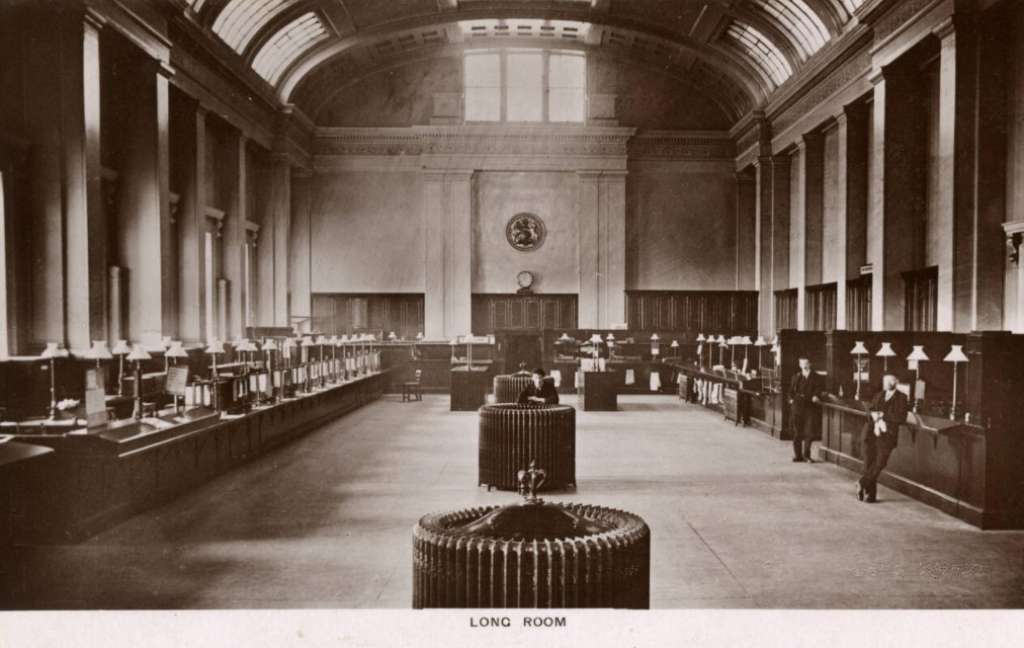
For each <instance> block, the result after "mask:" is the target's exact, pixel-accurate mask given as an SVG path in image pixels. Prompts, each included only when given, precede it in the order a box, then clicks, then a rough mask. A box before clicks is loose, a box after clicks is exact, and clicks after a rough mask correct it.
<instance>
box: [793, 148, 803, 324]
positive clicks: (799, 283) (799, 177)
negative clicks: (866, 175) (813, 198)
mask: <svg viewBox="0 0 1024 648" xmlns="http://www.w3.org/2000/svg"><path fill="white" fill-rule="evenodd" d="M790 171H791V172H795V173H796V177H791V178H790V183H791V184H790V196H791V199H792V200H793V204H792V205H791V206H790V228H789V285H790V287H791V288H796V289H797V298H796V326H797V330H800V331H802V330H804V329H806V328H807V141H806V140H804V139H801V140H800V141H799V142H797V145H796V150H795V151H794V152H793V154H792V156H791V158H790Z"/></svg>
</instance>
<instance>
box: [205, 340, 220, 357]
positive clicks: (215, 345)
mask: <svg viewBox="0 0 1024 648" xmlns="http://www.w3.org/2000/svg"><path fill="white" fill-rule="evenodd" d="M206 353H209V354H211V355H213V354H214V353H224V343H223V342H221V341H220V340H213V341H212V342H210V345H209V346H208V347H206Z"/></svg>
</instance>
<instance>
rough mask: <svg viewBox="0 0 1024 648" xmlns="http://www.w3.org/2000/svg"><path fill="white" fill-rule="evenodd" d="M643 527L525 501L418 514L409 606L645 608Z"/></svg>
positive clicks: (580, 509)
mask: <svg viewBox="0 0 1024 648" xmlns="http://www.w3.org/2000/svg"><path fill="white" fill-rule="evenodd" d="M650 563H651V532H650V529H649V528H648V526H647V524H646V523H645V522H644V521H643V519H641V518H640V517H639V516H637V515H634V514H632V513H627V512H625V511H619V510H615V509H610V508H604V507H600V506H586V505H582V504H545V503H543V502H539V503H538V502H533V503H530V502H528V503H526V504H522V505H514V506H507V507H501V508H498V507H491V508H472V509H464V510H461V511H453V512H449V513H437V514H433V515H427V516H424V517H423V518H422V519H421V520H420V521H419V524H417V525H416V527H415V528H414V530H413V607H414V608H417V609H420V608H462V607H464V608H549V607H550V608H597V607H600V608H632V609H646V608H648V607H650Z"/></svg>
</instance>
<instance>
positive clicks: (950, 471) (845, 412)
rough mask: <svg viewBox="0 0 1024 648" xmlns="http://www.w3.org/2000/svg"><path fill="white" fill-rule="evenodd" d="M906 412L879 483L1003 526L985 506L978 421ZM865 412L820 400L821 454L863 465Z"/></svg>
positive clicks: (968, 518) (976, 521)
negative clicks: (971, 421) (968, 423)
mask: <svg viewBox="0 0 1024 648" xmlns="http://www.w3.org/2000/svg"><path fill="white" fill-rule="evenodd" d="M915 416H916V415H914V414H912V413H911V414H908V415H907V419H908V421H907V423H905V424H903V425H901V426H900V429H899V432H898V434H899V439H898V444H897V446H896V449H895V450H894V451H893V453H892V455H891V456H890V458H889V463H888V465H887V466H886V469H885V471H884V472H883V473H882V475H881V476H880V477H879V482H880V483H882V484H883V485H885V486H887V487H889V488H892V489H893V490H896V491H899V492H901V493H903V494H904V495H907V496H909V497H912V498H914V499H916V500H919V501H921V502H924V503H926V504H929V505H931V506H934V507H936V508H938V509H941V510H942V511H945V512H946V513H949V514H950V515H954V516H956V517H958V518H960V519H961V520H964V521H965V522H968V523H970V524H973V525H975V526H978V527H982V528H995V527H999V526H1002V525H1001V524H1000V520H999V519H998V518H999V516H998V515H996V513H997V512H996V511H991V510H986V505H985V502H986V490H987V489H989V488H1005V487H1006V486H1005V485H1002V484H992V483H990V481H991V480H990V479H989V478H988V476H987V474H986V433H985V430H984V429H982V428H979V427H976V426H972V425H967V424H964V423H962V422H958V421H950V420H948V419H942V418H936V417H932V416H920V417H916V418H915ZM868 420H869V416H868V414H867V413H866V412H865V411H864V410H863V409H861V408H860V407H858V406H857V404H856V403H855V402H853V401H843V400H839V399H835V398H834V399H832V400H831V401H828V402H825V403H823V404H822V426H821V427H822V441H821V446H820V448H819V451H818V452H819V455H820V456H821V458H822V459H825V460H827V461H831V462H834V463H836V464H838V465H840V466H843V467H845V468H849V469H850V470H853V471H856V472H858V473H859V472H860V471H861V470H862V468H863V456H864V455H863V448H862V446H863V440H862V438H861V430H862V428H863V426H864V423H865V422H867V421H868Z"/></svg>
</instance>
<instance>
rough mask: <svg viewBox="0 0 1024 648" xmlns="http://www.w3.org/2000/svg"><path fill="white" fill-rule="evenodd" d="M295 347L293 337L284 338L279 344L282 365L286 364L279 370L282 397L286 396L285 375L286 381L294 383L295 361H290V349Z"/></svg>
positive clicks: (290, 383)
mask: <svg viewBox="0 0 1024 648" xmlns="http://www.w3.org/2000/svg"><path fill="white" fill-rule="evenodd" d="M294 348H295V338H285V339H284V342H283V343H282V344H281V355H282V356H283V358H282V365H286V366H285V367H284V368H283V370H282V372H281V396H282V398H283V397H285V396H287V394H286V393H285V390H284V388H285V382H286V381H285V376H287V377H288V380H287V383H288V384H289V385H294V384H295V383H296V375H295V363H294V362H292V350H293V349H294Z"/></svg>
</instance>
